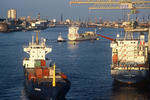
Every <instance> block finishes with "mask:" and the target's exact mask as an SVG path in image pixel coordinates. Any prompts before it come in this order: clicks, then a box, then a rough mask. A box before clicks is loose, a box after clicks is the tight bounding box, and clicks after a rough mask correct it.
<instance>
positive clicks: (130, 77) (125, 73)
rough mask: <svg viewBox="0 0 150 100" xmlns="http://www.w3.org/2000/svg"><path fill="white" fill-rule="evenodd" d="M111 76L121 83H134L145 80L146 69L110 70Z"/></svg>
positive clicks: (147, 72) (146, 75)
mask: <svg viewBox="0 0 150 100" xmlns="http://www.w3.org/2000/svg"><path fill="white" fill-rule="evenodd" d="M111 75H112V77H113V78H114V79H115V80H116V81H119V82H121V83H127V84H136V83H140V82H143V81H145V80H147V78H148V76H149V71H148V70H115V69H112V70H111Z"/></svg>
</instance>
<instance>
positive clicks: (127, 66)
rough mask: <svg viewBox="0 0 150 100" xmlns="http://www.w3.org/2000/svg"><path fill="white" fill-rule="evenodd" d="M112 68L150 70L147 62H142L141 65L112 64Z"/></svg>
mask: <svg viewBox="0 0 150 100" xmlns="http://www.w3.org/2000/svg"><path fill="white" fill-rule="evenodd" d="M111 69H116V70H149V66H148V65H147V64H141V65H140V66H139V65H137V64H130V65H129V64H112V65H111Z"/></svg>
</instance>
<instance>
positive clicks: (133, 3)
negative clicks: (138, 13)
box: [70, 0, 150, 10]
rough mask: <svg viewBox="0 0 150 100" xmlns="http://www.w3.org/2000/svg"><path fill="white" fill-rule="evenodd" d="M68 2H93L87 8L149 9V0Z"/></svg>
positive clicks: (85, 1)
mask: <svg viewBox="0 0 150 100" xmlns="http://www.w3.org/2000/svg"><path fill="white" fill-rule="evenodd" d="M70 4H93V6H92V7H89V8H88V9H131V10H135V9H149V8H150V0H71V1H70Z"/></svg>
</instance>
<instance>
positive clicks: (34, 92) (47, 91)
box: [25, 79, 71, 100]
mask: <svg viewBox="0 0 150 100" xmlns="http://www.w3.org/2000/svg"><path fill="white" fill-rule="evenodd" d="M56 84H57V85H56V86H55V87H53V86H52V83H51V82H43V83H38V82H34V81H28V80H26V81H25V90H26V92H27V94H28V96H29V97H30V98H34V99H40V100H63V99H65V95H66V94H67V92H68V91H69V89H70V86H71V83H70V81H69V80H67V79H66V80H65V82H56Z"/></svg>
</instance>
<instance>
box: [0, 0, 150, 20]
mask: <svg viewBox="0 0 150 100" xmlns="http://www.w3.org/2000/svg"><path fill="white" fill-rule="evenodd" d="M69 1H70V0H0V17H7V10H8V9H11V8H14V9H16V10H17V16H32V17H35V16H37V14H38V13H40V14H41V16H42V17H43V18H48V19H53V18H56V19H58V20H60V16H61V14H63V16H64V19H66V18H71V19H73V20H76V19H78V18H79V17H80V18H81V19H82V20H87V18H88V17H90V18H91V19H94V18H95V17H97V18H99V17H100V16H101V17H102V18H104V19H109V20H110V19H111V20H115V19H118V18H123V16H124V12H125V11H123V10H91V11H90V10H88V6H89V5H83V4H82V5H79V4H74V5H70V4H69ZM142 15H143V16H148V15H150V10H144V11H141V13H140V14H138V16H142Z"/></svg>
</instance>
